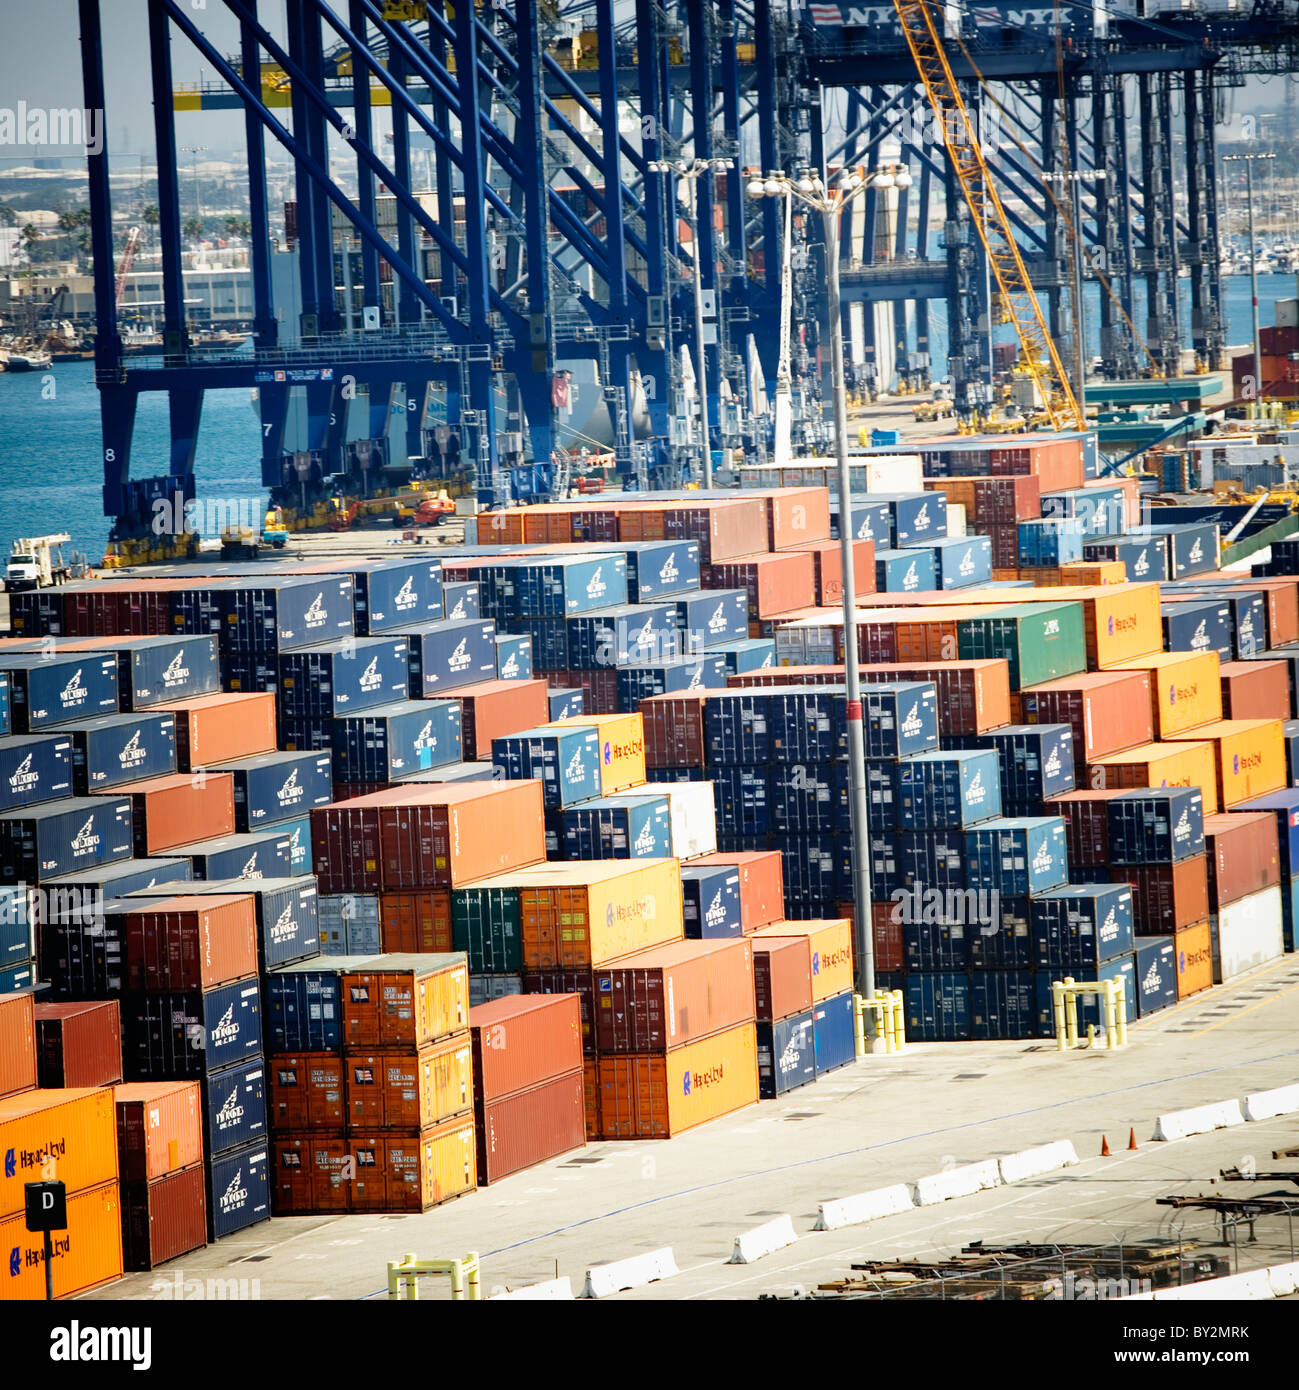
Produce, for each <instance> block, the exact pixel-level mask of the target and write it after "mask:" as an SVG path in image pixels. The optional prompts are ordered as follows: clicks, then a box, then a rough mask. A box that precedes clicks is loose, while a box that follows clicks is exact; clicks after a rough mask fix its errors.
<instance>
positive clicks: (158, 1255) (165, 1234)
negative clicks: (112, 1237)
mask: <svg viewBox="0 0 1299 1390" xmlns="http://www.w3.org/2000/svg"><path fill="white" fill-rule="evenodd" d="M121 1199H122V1266H123V1268H124V1269H127V1270H150V1269H153V1268H154V1266H155V1265H160V1264H165V1263H166V1262H167V1261H168V1260H174V1259H176V1258H177V1257H178V1256H180V1255H184V1254H187V1253H188V1252H189V1251H191V1250H198V1249H200V1248H201V1247H202V1246H204V1245H206V1244H207V1174H206V1172H205V1171H204V1169H203V1165H202V1163H195V1164H193V1165H192V1166H191V1167H189V1168H185V1169H182V1170H181V1171H180V1172H177V1173H170V1174H168V1175H167V1176H166V1177H163V1178H159V1179H158V1180H157V1181H156V1182H152V1183H123V1184H122V1188H121Z"/></svg>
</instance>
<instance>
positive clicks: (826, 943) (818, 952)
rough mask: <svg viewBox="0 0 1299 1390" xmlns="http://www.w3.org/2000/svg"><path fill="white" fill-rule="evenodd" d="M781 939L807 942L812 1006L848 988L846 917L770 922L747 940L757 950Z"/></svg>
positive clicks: (850, 967)
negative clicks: (749, 940) (796, 939)
mask: <svg viewBox="0 0 1299 1390" xmlns="http://www.w3.org/2000/svg"><path fill="white" fill-rule="evenodd" d="M783 938H799V939H803V940H806V941H807V943H808V951H809V953H810V954H809V959H808V968H809V971H810V975H811V980H812V1002H813V1003H814V1004H815V1003H819V1002H820V1001H821V1000H823V999H829V998H831V997H832V996H833V995H836V994H842V993H843V992H844V990H846V989H851V988H852V981H853V947H852V923H851V921H849V920H848V919H847V918H843V919H840V920H833V921H819V922H818V921H811V922H790V921H785V922H774V923H772V924H771V925H769V926H765V927H760V928H758V930H757V931H755V932H754V933H753V934H752V937H751V938H750V939H751V940H752V942H753V946H754V949H755V950H758V949H761V947H762V946H763V944H764V943H766V942H769V941H772V940H774V939H783Z"/></svg>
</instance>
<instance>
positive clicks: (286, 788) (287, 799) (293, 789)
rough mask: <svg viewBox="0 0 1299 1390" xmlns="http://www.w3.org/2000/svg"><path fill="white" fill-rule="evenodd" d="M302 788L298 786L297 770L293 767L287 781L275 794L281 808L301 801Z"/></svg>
mask: <svg viewBox="0 0 1299 1390" xmlns="http://www.w3.org/2000/svg"><path fill="white" fill-rule="evenodd" d="M303 794H304V793H303V790H302V787H301V786H300V785H299V784H298V769H297V768H296V767H295V768H294V769H293V771H292V772H290V773H289V776H288V780H287V781H286V782H285V783H284V785H283V786H282V787H281V788H280V789H279V791H278V792H276V796H277V797H278V799H279V803H280V805H281V806H288V805H289V804H290V803H291V802H294V801H301V800H302V797H303Z"/></svg>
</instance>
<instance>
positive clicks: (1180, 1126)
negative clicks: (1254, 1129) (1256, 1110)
mask: <svg viewBox="0 0 1299 1390" xmlns="http://www.w3.org/2000/svg"><path fill="white" fill-rule="evenodd" d="M1244 1123H1245V1117H1244V1115H1242V1114H1241V1111H1240V1101H1238V1100H1216V1101H1214V1102H1213V1103H1212V1104H1210V1105H1197V1106H1195V1107H1194V1108H1193V1109H1191V1110H1174V1111H1172V1112H1170V1113H1169V1114H1167V1115H1161V1116H1160V1117H1159V1118H1158V1119H1157V1120H1156V1121H1155V1132H1154V1135H1153V1136H1152V1137H1153V1138H1155V1139H1161V1140H1173V1139H1185V1138H1187V1137H1188V1136H1189V1135H1192V1134H1208V1133H1209V1131H1210V1130H1214V1129H1226V1128H1228V1127H1229V1126H1230V1125H1243V1124H1244Z"/></svg>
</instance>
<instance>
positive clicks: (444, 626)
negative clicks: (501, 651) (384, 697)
mask: <svg viewBox="0 0 1299 1390" xmlns="http://www.w3.org/2000/svg"><path fill="white" fill-rule="evenodd" d="M402 635H403V636H404V637H405V638H406V641H407V643H408V647H409V654H408V659H409V662H410V685H409V694H410V695H411V697H412V699H417V700H419V699H425V700H426V699H429V698H430V697H432V696H436V695H440V694H441V693H442V692H443V691H444V690H452V689H455V688H456V687H458V686H462V685H475V684H477V683H478V682H479V681H490V680H494V679H495V678H496V624H495V623H494V622H492V621H490V620H488V619H483V618H465V619H461V620H459V621H454V622H440V623H425V624H422V625H421V626H419V627H415V628H410V629H408V630H405V631H404V632H403V634H402Z"/></svg>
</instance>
